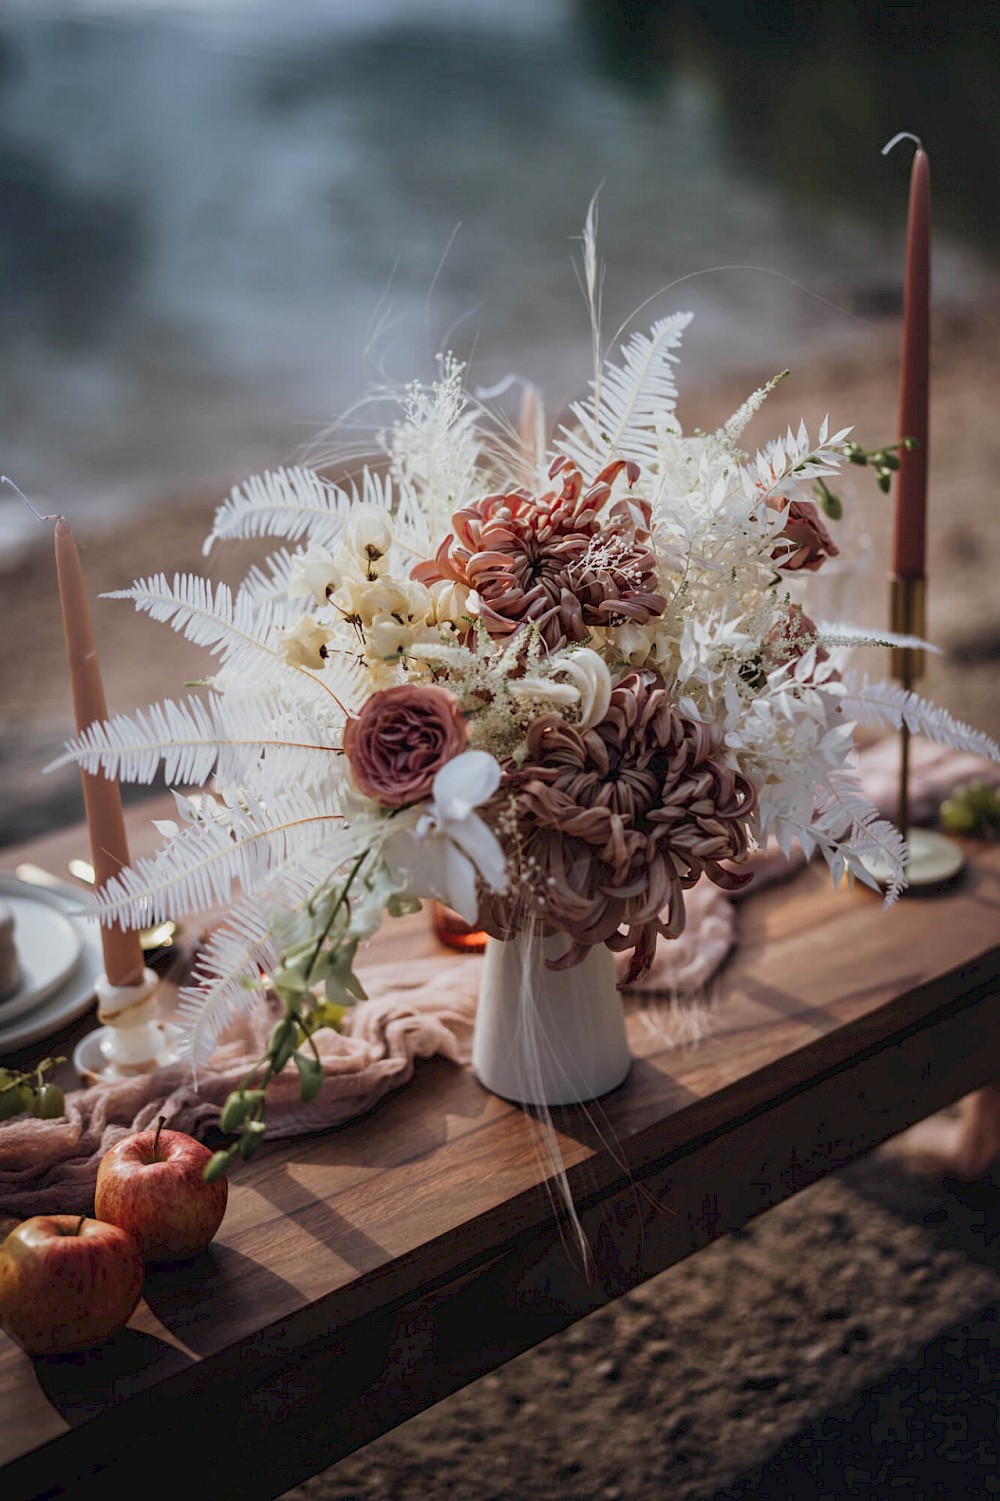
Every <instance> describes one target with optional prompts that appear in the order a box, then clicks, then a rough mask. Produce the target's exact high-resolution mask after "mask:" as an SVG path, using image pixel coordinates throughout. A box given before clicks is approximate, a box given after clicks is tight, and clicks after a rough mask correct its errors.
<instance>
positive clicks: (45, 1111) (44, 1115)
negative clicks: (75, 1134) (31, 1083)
mask: <svg viewBox="0 0 1000 1501" xmlns="http://www.w3.org/2000/svg"><path fill="white" fill-rule="evenodd" d="M31 1113H32V1115H34V1116H37V1117H38V1119H39V1120H43V1121H52V1120H57V1119H58V1117H59V1116H61V1115H65V1114H66V1101H65V1099H64V1098H63V1092H62V1090H61V1089H60V1088H59V1085H58V1084H42V1085H41V1086H40V1087H39V1089H37V1090H36V1091H35V1102H34V1105H33V1106H32V1110H31Z"/></svg>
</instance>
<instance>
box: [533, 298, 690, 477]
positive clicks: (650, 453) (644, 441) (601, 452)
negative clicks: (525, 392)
mask: <svg viewBox="0 0 1000 1501" xmlns="http://www.w3.org/2000/svg"><path fill="white" fill-rule="evenodd" d="M693 316H694V315H693V314H692V313H673V314H672V315H671V316H670V317H669V318H661V319H659V320H658V321H657V322H656V323H654V324H653V327H652V328H651V330H650V332H649V333H648V334H640V333H636V334H633V335H632V337H631V339H630V340H629V341H628V343H627V344H623V345H622V346H621V355H622V360H623V363H622V364H621V365H616V364H613V363H612V362H611V361H610V360H608V361H606V362H605V365H604V368H603V371H602V374H601V382H600V386H599V388H598V386H597V382H596V381H592V382H591V383H590V389H591V399H590V400H589V401H578V402H574V403H573V404H572V406H571V407H570V411H571V412H572V414H573V417H574V418H575V422H576V425H575V426H573V427H565V426H564V427H562V428H561V429H560V432H561V434H562V436H561V437H560V438H558V439H557V440H556V443H555V448H556V450H557V452H559V453H562V454H565V455H566V456H567V458H570V459H572V461H573V462H574V464H576V465H577V467H578V468H579V470H580V472H581V473H582V474H583V476H584V478H587V479H589V478H592V477H593V476H594V475H595V474H597V473H598V472H599V471H600V470H601V469H603V468H604V466H605V465H606V464H608V463H610V462H611V460H612V459H616V458H630V459H635V460H636V461H637V462H638V463H640V464H643V463H644V464H653V463H654V462H655V460H656V457H657V443H656V436H657V432H658V430H659V428H661V427H662V425H663V422H664V420H665V419H666V418H668V417H670V416H671V415H672V414H673V412H674V408H675V406H676V404H677V383H676V381H675V379H674V366H675V365H676V364H677V355H676V354H675V353H674V351H675V350H676V349H677V348H678V346H679V345H680V342H681V336H682V335H683V333H684V330H685V329H686V328H687V326H688V324H689V323H690V322H691V319H692V317H693Z"/></svg>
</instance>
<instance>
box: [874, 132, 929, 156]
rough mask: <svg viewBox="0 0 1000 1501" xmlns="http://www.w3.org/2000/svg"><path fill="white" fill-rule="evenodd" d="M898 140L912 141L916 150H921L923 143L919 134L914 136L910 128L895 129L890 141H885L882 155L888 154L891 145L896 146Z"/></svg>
mask: <svg viewBox="0 0 1000 1501" xmlns="http://www.w3.org/2000/svg"><path fill="white" fill-rule="evenodd" d="M900 141H912V142H913V144H914V145H915V146H916V148H917V150H918V151H923V149H924V143H923V141H922V140H921V139H920V137H919V136H915V135H914V134H913V131H912V130H900V131H897V132H896V134H895V135H894V136H893V138H892V140H891V141H886V143H885V145H884V146H883V147H882V155H883V156H888V155H889V152H890V151H891V150H892V148H893V146H898V145H899V143H900Z"/></svg>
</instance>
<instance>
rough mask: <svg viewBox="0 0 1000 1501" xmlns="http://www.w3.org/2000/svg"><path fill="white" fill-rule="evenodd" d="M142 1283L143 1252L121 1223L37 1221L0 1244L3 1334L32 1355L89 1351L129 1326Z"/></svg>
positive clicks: (59, 1217) (47, 1217)
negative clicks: (116, 1331) (122, 1227)
mask: <svg viewBox="0 0 1000 1501" xmlns="http://www.w3.org/2000/svg"><path fill="white" fill-rule="evenodd" d="M142 1278H143V1264H142V1254H141V1252H140V1250H139V1247H138V1245H137V1244H136V1242H135V1241H134V1240H133V1239H132V1237H131V1235H128V1234H127V1233H126V1232H125V1231H124V1230H121V1229H119V1227H118V1226H117V1225H106V1224H104V1223H102V1221H100V1220H94V1219H86V1218H85V1217H83V1216H81V1215H79V1214H38V1215H35V1217H34V1218H33V1219H30V1220H24V1221H23V1222H22V1223H21V1224H20V1225H17V1226H16V1228H15V1229H13V1230H11V1232H10V1233H9V1235H8V1236H7V1237H6V1239H5V1240H4V1241H3V1243H2V1244H0V1328H3V1329H6V1331H7V1333H8V1334H9V1335H11V1336H12V1338H14V1339H16V1340H17V1342H18V1344H19V1345H21V1346H22V1348H23V1349H25V1350H27V1351H28V1354H29V1355H57V1354H63V1353H68V1352H69V1351H72V1350H89V1349H91V1348H92V1346H94V1345H99V1344H101V1343H103V1341H104V1340H106V1339H107V1338H108V1336H109V1335H111V1334H114V1332H115V1330H116V1329H122V1328H124V1326H125V1325H126V1324H127V1323H128V1321H129V1319H130V1318H131V1316H132V1313H133V1310H134V1309H135V1306H136V1304H137V1303H138V1301H139V1299H140V1297H141V1296H142Z"/></svg>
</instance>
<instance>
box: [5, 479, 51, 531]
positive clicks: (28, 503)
mask: <svg viewBox="0 0 1000 1501" xmlns="http://www.w3.org/2000/svg"><path fill="white" fill-rule="evenodd" d="M0 485H9V486H10V488H11V489H12V490H13V492H14V494H15V495H19V496H20V497H21V499H22V500H23V501H24V503H25V505H26V506H27V507H28V510H29V511H30V512H31V514H32V516H34V518H35V520H36V521H61V520H62V517H61V516H43V515H42V513H41V511H36V509H35V507H34V506H33V505H32V504H31V501H30V500H29V499H28V497H27V496H26V495H25V493H24V491H23V490H20V489H19V488H18V487H17V485H15V483H14V481H13V480H12V479H8V478H7V476H6V475H5V474H0Z"/></svg>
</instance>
